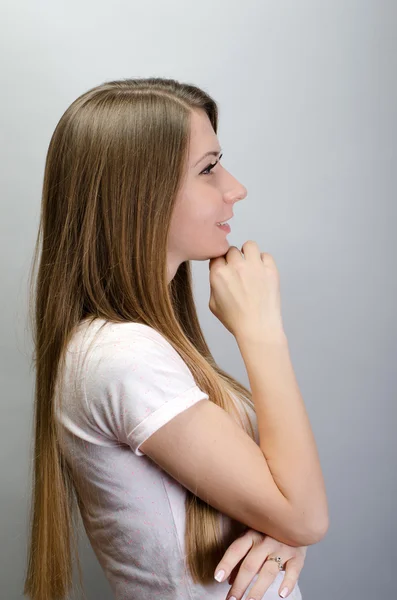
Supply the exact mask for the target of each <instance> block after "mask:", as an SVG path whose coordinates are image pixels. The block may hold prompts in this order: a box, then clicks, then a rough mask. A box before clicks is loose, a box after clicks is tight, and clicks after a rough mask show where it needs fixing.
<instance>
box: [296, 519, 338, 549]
mask: <svg viewBox="0 0 397 600" xmlns="http://www.w3.org/2000/svg"><path fill="white" fill-rule="evenodd" d="M328 528H329V519H328V516H327V517H326V518H324V519H323V520H322V521H317V522H315V523H314V522H312V523H310V524H307V525H306V527H304V528H300V530H299V532H297V533H296V536H294V541H295V544H290V545H294V546H313V545H314V544H318V543H319V542H321V541H322V540H323V539H324V538H325V536H326V535H327V531H328Z"/></svg>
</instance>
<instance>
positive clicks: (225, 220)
mask: <svg viewBox="0 0 397 600" xmlns="http://www.w3.org/2000/svg"><path fill="white" fill-rule="evenodd" d="M233 217H234V215H232V216H231V217H228V218H227V219H223V220H221V221H218V222H217V223H216V224H217V225H219V223H226V222H227V221H230V219H232V218H233Z"/></svg>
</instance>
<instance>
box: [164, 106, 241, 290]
mask: <svg viewBox="0 0 397 600" xmlns="http://www.w3.org/2000/svg"><path fill="white" fill-rule="evenodd" d="M210 151H214V152H216V153H217V155H216V156H215V155H214V154H211V155H209V156H206V157H203V155H204V154H206V153H207V152H210ZM221 154H222V151H221V148H220V145H219V141H218V138H217V136H216V134H215V132H214V130H213V128H212V125H211V122H210V120H209V118H208V116H207V114H206V113H205V112H204V111H202V110H200V111H193V112H192V120H191V140H190V148H189V158H188V167H187V171H186V174H185V179H184V183H183V187H182V188H181V190H180V192H179V194H178V197H177V199H176V204H175V207H174V212H173V215H172V218H171V225H170V232H169V239H168V256H167V261H168V282H170V281H171V280H172V279H173V277H174V276H175V273H176V271H177V269H178V267H179V265H180V264H181V263H182V262H184V261H185V260H209V259H210V258H215V257H217V256H223V255H224V254H226V252H227V251H228V249H229V247H230V244H229V242H228V240H227V235H228V233H227V232H225V231H224V230H223V229H221V228H220V227H219V226H218V225H217V223H219V222H222V221H226V220H227V219H230V217H231V216H232V215H233V207H234V204H235V202H237V201H238V200H242V199H243V198H245V197H246V195H247V190H246V188H245V187H244V186H243V185H242V184H241V183H240V182H239V181H237V179H235V178H234V177H233V176H232V175H231V174H230V173H229V171H227V170H226V169H225V168H224V167H223V166H222V164H221V162H219V155H221ZM215 163H216V166H215V167H214V168H211V165H214V164H215Z"/></svg>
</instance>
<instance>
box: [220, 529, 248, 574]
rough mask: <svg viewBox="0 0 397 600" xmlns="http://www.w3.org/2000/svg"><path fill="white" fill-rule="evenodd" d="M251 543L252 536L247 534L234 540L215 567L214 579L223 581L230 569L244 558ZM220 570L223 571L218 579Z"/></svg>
mask: <svg viewBox="0 0 397 600" xmlns="http://www.w3.org/2000/svg"><path fill="white" fill-rule="evenodd" d="M253 543H254V542H253V538H252V537H251V536H248V535H247V536H243V537H240V538H237V539H236V540H234V542H233V543H232V544H230V546H229V548H228V549H227V550H226V552H225V554H224V555H223V557H222V559H221V561H220V562H219V563H218V565H217V567H216V569H215V575H214V577H215V579H216V580H217V581H225V580H226V579H227V577H229V575H230V574H231V572H232V569H233V568H234V567H235V566H236V565H237V564H238V563H239V562H240V561H241V560H242V559H244V557H245V555H246V554H247V552H249V550H250V549H251V548H252V545H253ZM221 571H224V573H223V575H222V576H221V579H218V577H217V575H218V573H219V572H221Z"/></svg>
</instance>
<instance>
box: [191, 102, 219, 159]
mask: <svg viewBox="0 0 397 600" xmlns="http://www.w3.org/2000/svg"><path fill="white" fill-rule="evenodd" d="M218 148H219V141H218V137H217V135H216V133H215V131H214V130H213V128H212V125H211V121H210V120H209V118H208V115H207V113H206V112H205V111H203V110H199V111H196V110H193V111H192V116H191V131H190V155H191V157H192V159H193V160H194V159H196V160H198V159H199V158H200V156H201V155H202V154H204V153H205V152H208V151H209V150H217V149H218Z"/></svg>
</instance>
